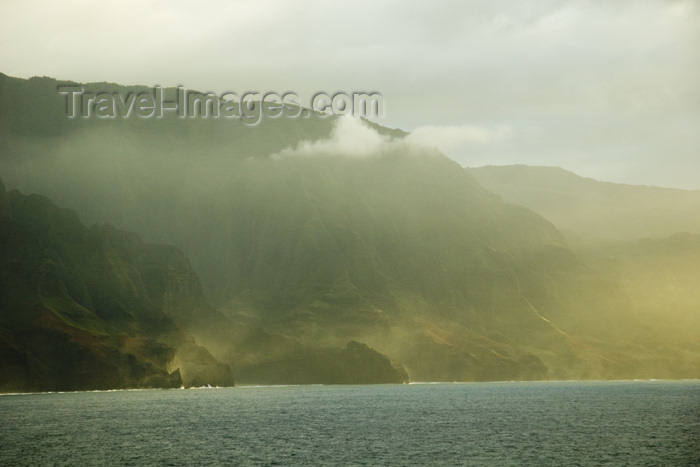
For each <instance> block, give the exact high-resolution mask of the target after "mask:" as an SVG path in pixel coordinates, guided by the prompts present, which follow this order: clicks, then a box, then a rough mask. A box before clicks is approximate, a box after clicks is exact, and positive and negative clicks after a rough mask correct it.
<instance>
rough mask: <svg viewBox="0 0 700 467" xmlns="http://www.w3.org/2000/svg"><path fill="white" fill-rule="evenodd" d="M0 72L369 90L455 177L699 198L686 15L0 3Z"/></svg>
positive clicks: (602, 9)
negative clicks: (454, 168) (495, 171)
mask: <svg viewBox="0 0 700 467" xmlns="http://www.w3.org/2000/svg"><path fill="white" fill-rule="evenodd" d="M0 71H2V72H4V73H5V74H8V75H11V76H18V77H25V78H28V77H30V76H35V75H45V76H52V77H56V78H58V79H66V80H74V81H111V82H118V83H121V84H145V85H154V84H161V85H177V84H182V85H184V86H186V87H188V88H192V89H200V90H203V91H214V92H224V91H233V92H237V93H243V92H246V91H252V90H255V91H260V92H264V91H276V92H280V93H281V92H284V91H294V92H296V93H297V94H299V95H300V96H301V98H302V100H305V99H307V98H310V96H311V95H312V94H314V93H315V92H318V91H326V92H329V93H333V92H336V91H344V92H354V91H378V92H381V93H382V95H383V96H384V101H385V108H386V114H385V117H384V118H383V119H380V120H378V121H379V123H381V124H384V125H387V126H391V127H400V128H403V129H405V130H415V132H416V136H420V139H421V140H425V141H434V142H435V144H437V145H438V146H439V147H440V148H441V149H442V150H443V152H445V153H446V154H447V155H449V156H450V157H452V158H453V159H455V160H457V161H459V162H460V163H461V164H463V165H468V166H479V165H485V164H511V163H522V164H531V165H556V166H561V167H564V168H566V169H569V170H573V171H575V172H577V173H579V174H581V175H585V176H590V177H594V178H598V179H603V180H612V181H621V182H626V183H644V184H655V185H662V186H676V187H685V188H697V189H700V2H698V1H643V0H636V1H620V0H616V1H602V0H599V1H580V2H575V1H568V2H567V1H519V0H513V1H486V0H485V1H481V2H474V1H432V2H428V1H424V2H408V1H385V2H382V1H377V0H374V1H371V2H370V1H349V2H330V1H309V0H298V1H267V2H261V1H238V2H236V1H213V2H194V1H191V2H185V1H171V0H168V1H166V0H162V1H157V0H150V1H148V0H146V1H138V2H137V1H133V2H132V1H114V0H112V1H99V2H97V1H92V0H84V1H77V0H69V1H56V0H45V1H28V0H0Z"/></svg>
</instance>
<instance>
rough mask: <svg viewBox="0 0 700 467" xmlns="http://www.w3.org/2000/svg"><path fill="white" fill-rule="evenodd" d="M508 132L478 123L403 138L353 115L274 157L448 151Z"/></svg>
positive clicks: (500, 137)
mask: <svg viewBox="0 0 700 467" xmlns="http://www.w3.org/2000/svg"><path fill="white" fill-rule="evenodd" d="M510 135H511V131H510V129H509V128H507V127H498V128H495V129H490V128H486V127H481V126H433V125H430V126H423V127H419V128H416V129H415V130H413V131H412V132H411V133H409V134H408V135H407V136H405V137H403V138H392V137H390V136H386V135H382V134H380V133H379V132H378V131H377V130H375V129H374V128H371V127H369V126H367V125H366V124H364V123H363V122H362V120H360V119H359V118H356V117H351V116H343V117H339V118H338V119H337V120H336V122H335V126H334V127H333V130H332V131H331V134H330V137H329V138H327V139H322V140H316V141H309V140H304V141H301V142H300V143H299V144H297V145H296V146H295V147H293V148H292V147H288V148H285V149H283V150H282V151H280V152H278V153H276V154H274V155H273V156H272V157H273V158H275V159H279V158H284V157H317V156H336V157H337V156H340V157H371V156H379V155H382V154H385V153H387V152H390V151H397V150H403V151H411V152H415V151H421V152H426V151H428V152H434V151H435V150H438V151H440V152H442V153H445V154H449V153H450V152H451V151H453V150H455V149H457V148H460V147H462V146H465V145H473V144H478V145H489V144H495V143H498V142H501V141H503V140H505V139H508V138H509V137H510Z"/></svg>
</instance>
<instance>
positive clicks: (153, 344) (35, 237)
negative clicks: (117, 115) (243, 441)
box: [0, 187, 233, 391]
mask: <svg viewBox="0 0 700 467" xmlns="http://www.w3.org/2000/svg"><path fill="white" fill-rule="evenodd" d="M2 188H3V189H2V190H0V391H43V390H81V389H110V388H129V387H179V386H181V385H183V384H184V385H188V386H190V385H204V384H212V385H232V384H233V375H232V372H231V370H230V368H229V367H228V365H225V364H223V363H220V362H219V361H217V360H216V359H215V358H214V357H212V356H211V354H210V353H209V352H208V351H207V350H206V349H204V348H203V347H201V346H198V345H197V344H196V343H195V342H194V340H193V339H192V337H191V336H189V335H188V334H187V333H186V332H185V331H183V330H182V329H181V328H180V327H179V326H178V325H177V324H176V323H175V322H173V320H172V319H171V318H170V317H169V316H168V315H167V314H166V313H165V311H164V305H165V301H166V300H167V301H168V306H171V307H172V306H173V305H172V304H173V303H178V302H179V301H182V302H187V301H188V300H189V301H193V300H196V299H199V300H201V294H200V295H197V294H198V293H200V292H199V288H198V282H197V280H196V277H194V274H193V272H192V270H191V268H189V267H188V266H189V265H188V263H187V260H186V259H185V258H184V257H183V256H182V254H180V253H179V252H177V251H176V250H174V249H171V248H167V247H158V246H153V247H152V246H149V245H146V244H144V243H143V242H141V240H140V239H139V238H138V237H137V236H136V235H134V234H129V233H125V232H121V231H118V230H116V229H113V228H111V227H109V226H103V227H93V228H91V229H87V228H86V227H84V226H83V225H82V224H81V223H80V221H79V219H78V217H77V216H76V215H75V213H74V212H72V211H69V210H65V209H60V208H57V207H56V206H54V205H53V204H51V203H50V201H49V200H47V199H46V198H43V197H40V196H24V195H22V194H20V193H18V192H11V193H9V194H8V193H5V191H4V187H2ZM159 255H162V256H164V257H165V258H168V261H170V262H175V263H179V264H180V268H168V267H167V266H166V265H164V264H160V263H159V262H158V261H157V260H155V259H154V258H157V257H158V256H159ZM173 258H174V259H173ZM154 277H158V278H160V281H158V280H154V279H153V278H154ZM181 284H184V285H181ZM183 306H184V305H183Z"/></svg>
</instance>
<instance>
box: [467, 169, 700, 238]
mask: <svg viewBox="0 0 700 467" xmlns="http://www.w3.org/2000/svg"><path fill="white" fill-rule="evenodd" d="M466 170H467V171H468V172H469V174H470V175H472V176H473V177H474V178H475V179H476V180H477V181H478V182H479V184H481V185H482V186H484V187H485V188H486V189H488V190H490V191H492V192H494V193H497V194H498V195H500V196H501V197H502V198H503V200H504V201H506V202H509V203H515V204H519V205H522V206H525V207H527V208H529V209H532V210H533V211H535V212H536V213H538V214H540V215H541V216H543V217H544V218H545V219H547V220H549V221H551V222H552V223H553V224H554V225H556V226H557V228H558V229H559V230H561V231H562V232H563V233H564V234H565V235H566V236H567V238H568V240H569V242H570V243H571V244H572V245H576V244H591V243H594V242H600V241H627V240H639V239H641V238H646V237H668V236H670V235H673V234H675V233H678V232H691V233H700V191H697V190H677V189H670V188H659V187H647V186H633V185H623V184H619V183H609V182H600V181H597V180H593V179H590V178H584V177H580V176H578V175H576V174H573V173H571V172H567V171H566V170H563V169H560V168H557V167H529V166H524V165H513V166H486V167H478V168H470V169H466Z"/></svg>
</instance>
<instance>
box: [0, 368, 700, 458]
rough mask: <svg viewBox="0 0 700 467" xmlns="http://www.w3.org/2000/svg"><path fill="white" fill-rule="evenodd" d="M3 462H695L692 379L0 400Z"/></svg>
mask: <svg viewBox="0 0 700 467" xmlns="http://www.w3.org/2000/svg"><path fill="white" fill-rule="evenodd" d="M0 464H1V465H3V466H42V467H45V466H104V465H113V466H151V465H152V466H219V465H222V466H223V465H225V466H247V465H253V466H257V465H261V466H263V465H269V466H272V465H282V466H290V465H305V466H306V465H308V466H318V465H329V466H361V465H391V466H394V465H395V466H413V465H416V466H432V465H436V466H439V465H446V466H462V465H464V466H605V465H610V466H626V465H629V466H664V467H665V466H700V381H621V382H512V383H440V384H410V385H376V386H286V387H277V386H274V387H236V388H221V389H218V388H212V389H209V388H206V389H205V388H202V389H179V390H178V389H171V390H137V391H106V392H76V393H46V394H14V395H3V396H0Z"/></svg>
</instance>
